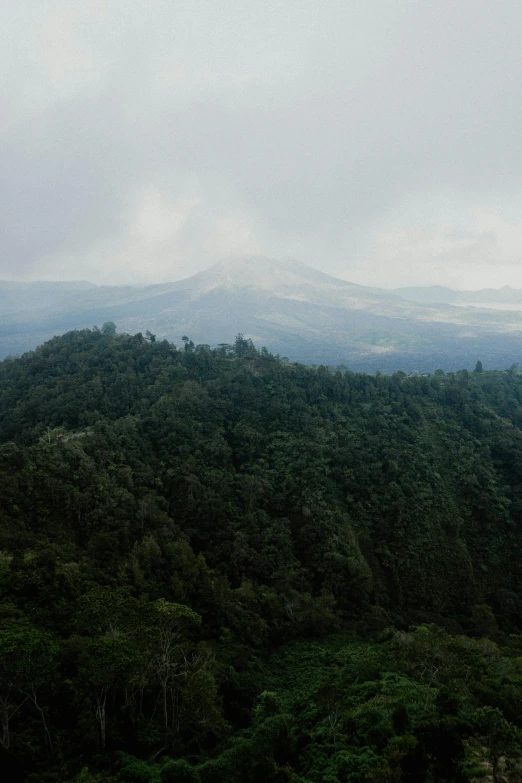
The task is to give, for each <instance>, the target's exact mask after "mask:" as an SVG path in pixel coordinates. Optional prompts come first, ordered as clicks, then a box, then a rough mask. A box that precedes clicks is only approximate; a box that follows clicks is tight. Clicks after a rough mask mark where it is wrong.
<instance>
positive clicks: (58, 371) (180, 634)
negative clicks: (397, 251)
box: [0, 324, 522, 783]
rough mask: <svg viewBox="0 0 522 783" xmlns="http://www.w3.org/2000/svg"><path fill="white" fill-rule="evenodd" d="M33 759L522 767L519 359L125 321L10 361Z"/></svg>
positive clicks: (237, 777)
mask: <svg viewBox="0 0 522 783" xmlns="http://www.w3.org/2000/svg"><path fill="white" fill-rule="evenodd" d="M0 471H1V479H0V523H1V524H0V589H1V599H0V762H1V764H2V765H4V767H5V768H7V765H9V768H10V770H11V771H10V778H9V779H10V780H12V781H26V780H27V781H44V780H47V781H73V780H74V781H75V782H76V783H80V781H82V782H83V783H95V782H98V783H102V782H103V783H105V782H106V781H107V782H108V781H125V782H126V781H129V782H135V783H149V782H150V783H168V782H170V781H172V782H175V781H180V782H182V781H183V782H189V781H191V782H192V783H197V782H198V781H199V783H214V781H216V782H217V781H226V782H227V783H229V782H230V783H235V782H237V783H243V781H245V783H246V781H258V782H259V783H264V782H266V783H268V782H271V783H276V781H277V782H278V783H284V782H285V781H293V782H294V783H321V782H324V783H344V782H345V781H361V780H369V781H374V782H375V783H377V782H381V783H385V781H395V780H405V781H424V780H426V781H465V780H475V779H478V778H479V777H480V775H481V774H482V775H484V774H488V775H491V776H493V777H492V779H493V778H495V779H496V780H500V779H501V776H504V779H508V780H519V779H520V778H519V777H517V775H518V774H519V772H518V771H517V770H518V765H519V763H520V761H521V760H522V734H521V730H522V706H521V705H522V635H521V634H522V559H521V545H522V374H521V373H519V371H518V370H517V369H516V367H513V368H511V369H510V370H507V371H505V372H485V371H482V367H481V365H480V363H477V367H476V370H475V372H468V371H466V370H464V371H461V372H457V373H449V374H445V373H444V372H442V371H438V372H437V373H435V374H434V375H430V376H411V377H409V376H406V375H405V374H404V373H395V374H394V375H389V376H381V375H376V376H369V375H362V374H355V373H352V372H350V371H335V370H332V369H331V368H328V367H324V366H320V367H306V366H304V365H299V364H295V363H289V362H288V361H286V360H284V359H280V358H279V357H274V356H272V355H271V354H269V353H268V352H267V351H266V350H264V349H263V350H261V351H259V350H257V349H256V348H255V347H254V346H253V345H252V343H251V342H250V341H248V340H245V339H243V338H242V336H241V335H239V336H238V338H237V339H236V342H235V344H234V345H232V346H229V345H222V346H220V347H219V348H217V349H215V350H211V349H210V348H209V347H208V346H206V345H198V346H195V345H194V344H193V342H192V341H191V340H190V339H189V338H188V337H186V338H183V340H182V345H181V348H179V347H175V346H174V345H172V344H170V343H168V342H167V341H158V340H156V338H155V337H154V335H152V334H150V333H148V334H147V335H146V336H143V335H142V334H137V335H134V336H130V335H117V334H115V333H114V330H113V329H112V327H111V325H110V324H108V325H105V328H102V329H101V330H99V329H93V330H82V331H75V332H69V333H68V334H66V335H64V336H62V337H59V338H55V339H53V340H51V341H50V342H48V343H46V344H45V345H43V346H41V347H40V348H38V349H37V350H36V351H34V352H31V353H29V354H26V355H24V356H23V357H21V358H19V359H14V360H5V361H4V362H2V363H1V364H0Z"/></svg>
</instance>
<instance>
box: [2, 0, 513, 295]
mask: <svg viewBox="0 0 522 783" xmlns="http://www.w3.org/2000/svg"><path fill="white" fill-rule="evenodd" d="M521 24H522V6H520V4H519V3H516V2H514V1H513V2H511V1H509V0H506V1H505V2H503V3H500V4H496V5H495V6H492V5H491V3H488V2H485V0H474V1H473V2H471V1H470V0H462V2H460V3H458V4H454V3H451V2H449V0H438V2H435V0H423V2H416V1H415V0H393V2H387V0H364V1H363V0H355V2H352V3H345V2H342V1H341V0H323V2H318V0H300V1H299V2H297V0H295V1H294V0H289V2H288V3H284V4H283V3H280V2H275V0H264V1H263V2H261V0H246V1H245V2H242V3H239V2H237V0H234V1H233V2H232V0H220V2H218V0H193V2H191V3H181V2H179V0H175V2H172V0H169V2H167V0H151V2H149V3H142V2H138V0H126V2H123V1H122V0H106V1H105V2H101V1H100V2H98V1H97V0H86V2H84V3H81V4H71V3H69V2H58V1H57V0H47V2H45V3H39V4H34V3H32V2H29V1H28V0H25V1H24V0H17V1H16V2H14V0H6V2H5V3H3V4H2V9H1V10H0V29H2V31H3V32H2V46H1V47H0V67H1V72H2V73H3V74H4V78H3V82H2V84H1V85H0V100H1V101H2V105H3V106H4V107H5V116H6V118H7V121H6V122H5V123H4V124H3V126H2V129H1V130H0V142H1V144H0V178H1V181H2V188H1V190H0V208H1V209H2V215H3V219H2V223H1V224H0V247H1V250H2V252H1V254H0V275H1V276H3V277H20V278H26V279H36V278H39V277H42V276H45V277H57V278H78V277H89V278H90V279H92V280H94V281H97V280H102V281H110V282H119V281H123V282H129V281H131V282H132V281H143V280H150V281H155V280H165V279H173V278H176V277H181V276H185V275H187V274H190V273H192V272H193V271H197V270H198V269H201V268H203V267H205V266H207V265H208V264H209V263H211V262H212V261H214V260H216V259H217V258H219V257H220V256H223V255H228V254H230V253H259V254H263V255H272V256H285V257H286V256H289V255H293V256H295V257H298V258H300V259H301V260H303V261H306V262H308V263H311V264H313V265H315V266H318V267H320V268H322V269H324V270H325V271H329V272H332V273H334V274H342V275H343V276H346V277H348V278H350V277H351V279H355V280H356V282H363V281H368V282H372V284H383V285H384V284H390V285H391V284H393V282H394V281H395V280H398V281H399V282H401V283H404V282H410V281H412V282H430V281H433V282H448V283H452V282H453V283H454V282H455V281H457V282H459V283H461V284H463V285H464V284H465V282H466V279H467V278H466V276H469V277H470V280H469V283H468V285H469V286H471V287H472V286H473V283H474V282H475V279H477V278H476V276H475V275H474V274H473V272H472V270H473V268H474V267H476V268H477V269H480V270H482V271H481V272H480V275H479V277H480V279H481V281H482V280H484V281H486V280H488V281H489V282H490V283H491V284H495V285H497V284H503V283H512V284H515V283H516V280H518V277H517V274H518V272H517V269H518V264H519V260H520V258H522V254H521V250H522V235H521V232H520V230H519V229H518V222H519V219H518V217H517V207H518V205H519V204H520V202H521V199H522V192H521V190H522V186H521V182H522V179H521V175H522V153H521V152H520V149H519V146H520V144H519V138H520V128H521V120H522V104H521V103H520V100H519V89H518V85H519V83H520V77H521V75H522V73H521V71H522V53H521V50H520V45H519V40H518V31H519V30H520V28H521ZM518 214H520V212H518ZM456 270H458V271H456ZM472 278H473V279H472ZM520 283H521V284H522V280H521V281H520ZM517 284H518V283H517Z"/></svg>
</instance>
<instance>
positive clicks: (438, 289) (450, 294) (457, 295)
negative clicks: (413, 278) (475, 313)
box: [393, 285, 522, 304]
mask: <svg viewBox="0 0 522 783" xmlns="http://www.w3.org/2000/svg"><path fill="white" fill-rule="evenodd" d="M393 292H394V293H395V294H397V296H400V297H402V298H403V299H407V300H408V301H410V302H418V303H419V304H453V303H457V302H458V303H470V304H473V303H477V304H482V303H485V302H489V303H491V304H494V303H495V304H522V289H520V288H511V286H509V285H505V286H503V287H502V288H481V289H480V290H479V291H458V290H455V289H453V288H446V287H445V286H441V285H431V286H410V287H405V288H394V289H393Z"/></svg>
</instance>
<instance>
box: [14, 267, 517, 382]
mask: <svg viewBox="0 0 522 783" xmlns="http://www.w3.org/2000/svg"><path fill="white" fill-rule="evenodd" d="M0 291H1V288H0ZM108 320H110V321H114V322H115V323H116V324H117V326H118V329H119V330H120V331H128V332H138V331H142V332H145V331H146V330H149V331H151V332H153V333H154V334H157V336H158V337H161V338H163V337H165V338H167V339H169V340H171V341H173V342H179V340H180V338H181V336H182V335H183V334H187V335H188V336H189V337H190V338H191V339H192V340H193V341H194V342H197V343H200V342H206V341H208V340H209V337H210V339H211V340H212V344H214V345H215V344H218V343H223V342H231V341H232V340H233V339H234V337H235V335H236V334H237V333H238V332H241V333H243V334H245V335H246V336H247V337H250V338H251V339H252V340H253V341H254V342H255V343H256V344H259V345H266V346H267V347H268V348H269V349H270V350H272V351H275V352H279V353H281V354H283V355H286V356H288V357H289V358H290V359H292V360H299V361H304V362H309V363H327V364H348V365H349V366H350V367H352V368H354V369H358V370H369V371H377V370H383V371H394V370H397V369H403V370H406V371H411V372H426V371H431V370H434V369H436V368H437V367H438V366H441V365H442V366H444V367H445V368H446V369H457V368H459V367H462V366H467V367H472V366H474V364H475V362H476V361H477V359H478V358H480V359H481V360H482V361H483V362H484V363H485V364H486V365H487V366H490V367H499V368H503V367H506V366H509V365H511V364H513V363H514V362H518V361H519V360H520V358H522V357H521V352H520V335H521V333H522V315H521V314H519V313H516V312H492V311H487V310H475V309H474V310H470V309H466V308H457V307H452V306H450V305H446V304H442V305H426V304H419V303H417V302H412V301H407V300H406V299H404V298H402V297H401V296H398V295H397V294H396V293H393V292H389V291H384V290H381V289H374V288H368V287H365V286H359V285H355V284H353V283H349V282H347V281H344V280H340V279H338V278H335V277H332V276H330V275H327V274H324V273H322V272H319V271H318V270H315V269H312V268H311V267H308V266H306V265H305V264H301V263H299V262H296V261H286V262H277V261H273V260H270V259H264V258H246V259H235V260H229V261H224V262H220V263H218V264H216V265H214V266H213V267H211V268H210V269H207V270H205V271H203V272H200V273H198V274H196V275H193V276H191V277H189V278H186V279H185V280H181V281H178V282H174V283H165V284H159V285H154V286H144V287H139V286H136V287H135V286H114V287H110V286H103V287H89V288H87V289H85V290H75V291H71V292H69V293H68V295H67V296H66V297H64V298H62V299H60V300H56V301H54V302H53V303H51V304H48V303H46V304H44V306H43V307H41V308H39V309H36V310H35V309H25V310H20V311H18V312H12V311H11V312H9V311H8V312H6V310H5V309H3V310H2V317H1V318H0V355H3V356H5V355H7V354H9V353H19V352H21V351H23V350H27V349H29V348H34V347H35V346H36V345H37V344H38V343H40V342H43V341H44V340H45V339H49V338H50V337H51V336H53V335H54V334H57V333H62V332H64V331H66V330H68V329H71V328H85V327H90V326H92V325H93V324H100V323H102V322H104V321H108Z"/></svg>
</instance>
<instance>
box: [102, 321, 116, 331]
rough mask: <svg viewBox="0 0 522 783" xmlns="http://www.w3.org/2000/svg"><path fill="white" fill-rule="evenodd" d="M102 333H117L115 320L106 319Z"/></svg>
mask: <svg viewBox="0 0 522 783" xmlns="http://www.w3.org/2000/svg"><path fill="white" fill-rule="evenodd" d="M101 331H102V334H116V324H115V323H114V321H105V323H104V324H103V326H102V328H101Z"/></svg>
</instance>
